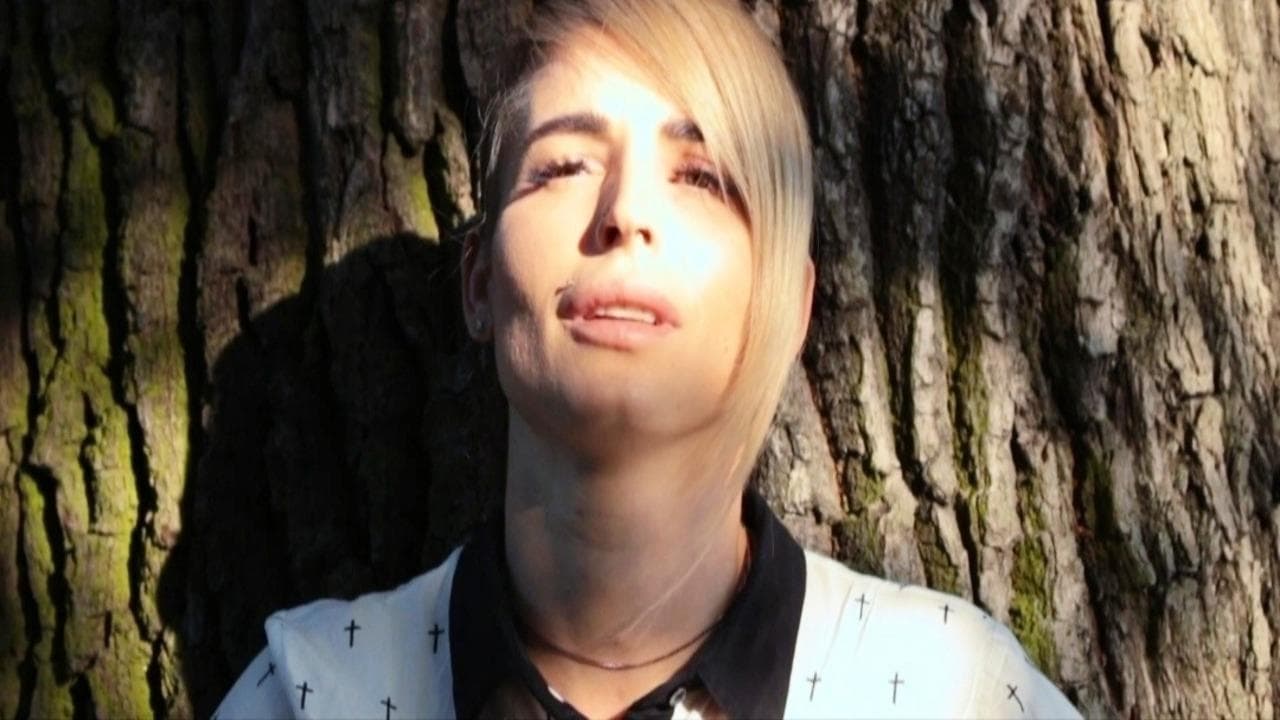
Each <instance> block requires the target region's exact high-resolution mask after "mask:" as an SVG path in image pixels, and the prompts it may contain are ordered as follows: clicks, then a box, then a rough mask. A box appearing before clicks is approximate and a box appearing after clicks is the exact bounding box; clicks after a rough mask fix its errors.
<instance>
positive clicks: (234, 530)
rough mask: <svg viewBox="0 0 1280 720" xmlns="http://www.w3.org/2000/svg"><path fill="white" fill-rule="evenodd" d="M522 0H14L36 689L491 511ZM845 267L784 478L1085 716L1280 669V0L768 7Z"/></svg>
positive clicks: (16, 378)
mask: <svg viewBox="0 0 1280 720" xmlns="http://www.w3.org/2000/svg"><path fill="white" fill-rule="evenodd" d="M527 8H528V6H527V1H526V2H523V3H522V2H505V1H504V2H490V1H488V0H383V1H382V2H371V1H369V0H360V1H357V0H209V1H208V2H202V3H196V2H189V3H168V2H159V0H88V1H87V2H86V0H0V88H3V92H4V93H5V94H6V98H5V99H6V101H5V102H0V168H2V169H3V172H2V174H0V440H2V441H0V552H2V553H3V560H0V716H5V717H9V716H18V717H28V716H32V717H44V716H68V715H79V716H86V717H87V716H94V715H101V716H109V717H125V716H129V717H136V716H140V715H147V714H156V715H179V716H186V715H190V714H193V713H195V714H199V715H207V714H208V713H209V712H211V711H212V709H213V708H214V707H215V705H216V703H217V702H218V700H219V699H220V698H221V696H222V694H223V693H224V692H225V691H226V689H227V688H228V687H229V685H230V683H231V681H232V680H233V679H234V677H235V675H236V674H237V673H238V672H239V671H240V670H241V668H242V667H243V666H244V665H245V663H246V662H247V661H248V659H249V658H250V657H251V656H252V654H253V653H255V652H257V650H259V649H260V648H261V646H262V644H263V642H264V636H263V633H262V630H261V627H262V620H263V618H264V617H265V616H266V615H267V614H268V613H270V612H271V611H273V610H275V609H278V608H281V607H285V606H290V605H294V604H298V603H301V602H305V601H307V600H310V599H313V598H317V597H320V596H325V595H337V596H352V595H355V594H358V593H361V592H367V591H369V590H372V589H375V588H385V587H388V586H391V585H394V584H396V583H398V582H400V581H403V580H405V579H407V578H408V577H410V576H412V575H415V574H417V573H419V572H422V571H423V570H425V569H426V568H427V567H429V566H431V565H432V564H434V563H435V562H437V561H439V560H440V559H441V558H442V557H443V556H444V554H445V553H446V552H447V550H448V549H449V548H450V547H451V546H453V545H454V544H455V543H457V542H459V541H460V540H461V539H462V538H464V537H465V536H466V533H467V531H468V529H469V528H471V527H472V526H474V524H475V523H476V522H477V521H478V520H479V519H480V518H481V517H482V516H483V515H484V514H486V513H487V512H491V511H492V509H493V508H494V503H495V501H496V499H497V498H498V497H499V496H500V492H501V486H502V474H503V466H504V458H503V443H504V437H505V428H504V423H505V408H504V405H503V401H502V398H501V395H500V393H499V392H498V389H497V387H496V382H495V380H494V374H493V371H492V364H491V359H490V357H489V356H488V354H487V353H486V352H485V350H484V349H483V348H477V347H474V346H472V345H471V344H470V343H469V342H468V341H467V339H466V333H465V331H464V329H463V328H462V326H461V318H460V311H459V307H458V305H459V299H458V288H457V285H458V272H457V265H458V245H457V242H456V239H453V238H451V237H450V235H449V231H450V230H452V229H454V228H456V227H458V225H459V223H460V222H461V221H462V220H463V219H465V218H467V217H469V216H470V215H471V214H472V213H473V212H474V207H473V204H472V195H471V188H472V177H471V171H472V168H471V163H470V161H469V157H470V156H469V152H470V149H471V145H469V144H468V143H469V142H474V140H475V138H476V132H477V130H478V125H477V123H478V120H477V118H478V117H479V110H478V108H480V107H482V105H483V102H484V100H485V98H486V97H487V95H488V94H489V92H490V91H491V90H492V87H491V85H492V79H493V78H494V77H495V76H496V69H495V68H494V67H493V62H494V54H493V52H492V51H493V50H494V49H495V48H498V47H500V45H501V44H502V43H503V42H505V41H506V39H507V38H508V37H509V36H510V34H511V32H512V28H513V26H515V25H516V24H517V23H519V21H520V18H521V16H522V14H523V13H524V12H527ZM752 8H753V12H754V13H755V14H756V17H757V18H758V19H759V21H760V23H761V25H762V26H763V27H764V28H765V29H766V30H767V31H768V32H769V33H770V34H771V35H772V36H773V37H775V38H776V39H777V42H778V43H779V45H780V46H781V47H782V48H783V52H784V54H785V55H786V57H787V59H788V62H789V65H790V68H791V70H792V73H793V76H794V77H795V79H796V82H797V84H798V86H799V88H800V90H801V94H802V95H803V97H804V100H805V102H806V106H807V109H808V112H809V117H810V120H811V127H812V128H813V134H814V139H815V148H816V149H815V152H816V160H817V172H818V200H817V205H816V213H817V232H816V235H815V241H814V243H815V244H814V258H815V261H816V264H817V268H818V292H817V298H816V304H815V308H814V318H813V327H812V329H811V332H810V335H809V341H808V345H807V347H806V351H805V353H804V358H803V363H802V365H801V366H800V367H798V368H797V371H796V372H795V373H794V374H793V377H792V381H791V383H790V386H789V389H788V392H787V395H786V397H785V399H784V403H783V407H782V408H781V410H780V412H779V416H778V418H777V421H776V423H775V428H774V431H773V433H772V434H771V435H770V438H769V440H768V442H767V444H766V448H765V451H764V453H763V455H762V457H761V460H760V463H759V466H758V471H757V473H756V478H755V481H754V482H756V484H757V486H758V487H759V488H761V490H762V491H763V492H764V493H765V495H766V497H768V498H769V500H770V502H771V504H772V505H773V506H774V507H775V508H776V509H777V510H778V511H779V513H780V514H781V515H782V516H783V518H784V520H785V521H786V522H787V523H788V525H789V526H790V527H791V528H792V529H793V530H794V531H795V532H796V534H797V535H798V536H799V537H800V538H801V539H802V540H803V541H804V542H805V543H806V544H807V545H809V546H810V547H814V548H817V549H820V550H823V551H826V552H829V553H832V554H834V555H836V556H837V557H839V558H841V559H843V560H844V561H846V562H848V563H849V564H850V565H852V566H853V567H855V568H858V569H860V570H864V571H868V572H873V573H877V574H883V575H887V576H889V577H892V578H895V579H899V580H903V581H911V582H918V583H926V584H928V585H931V586H934V587H938V588H942V589H946V590H949V591H952V592H955V593H958V594H960V595H963V596H966V597H969V598H972V599H973V600H975V601H976V602H978V603H979V604H981V605H982V606H984V607H985V608H987V609H988V610H990V611H991V612H992V613H993V614H994V615H995V616H996V617H998V618H1000V619H1002V620H1004V621H1005V622H1007V623H1008V624H1009V625H1010V626H1011V627H1012V628H1013V629H1014V631H1015V633H1016V634H1017V635H1018V637H1019V638H1020V639H1021V640H1022V642H1023V643H1024V645H1025V646H1026V648H1027V650H1028V652H1029V653H1030V654H1031V655H1032V656H1033V657H1034V659H1035V660H1036V661H1037V662H1038V663H1039V664H1040V665H1041V667H1043V668H1044V669H1045V670H1046V672H1047V673H1048V674H1049V675H1050V676H1051V677H1052V678H1054V679H1055V680H1056V681H1057V682H1059V683H1060V684H1061V686H1062V687H1063V688H1064V690H1065V691H1066V692H1067V694H1068V695H1069V696H1070V697H1071V698H1072V700H1074V701H1075V702H1076V703H1077V704H1078V705H1079V706H1080V707H1081V709H1082V710H1084V711H1086V712H1087V713H1089V714H1090V715H1094V714H1102V715H1123V716H1130V715H1135V714H1136V715H1137V716H1141V717H1158V716H1167V715H1179V716H1196V717H1199V716H1221V715H1229V716H1236V717H1240V716H1268V717H1269V716H1272V715H1273V714H1274V713H1275V705H1274V702H1275V697H1276V693H1277V691H1278V690H1280V670H1277V669H1275V668H1273V665H1272V663H1273V660H1275V659H1276V654H1277V650H1276V642H1277V638H1276V637H1275V631H1276V629H1277V627H1278V624H1280V594H1278V593H1280V584H1278V583H1280V562H1278V560H1280V535H1278V534H1277V523H1278V522H1280V422H1278V419H1277V409H1278V408H1280V308H1278V307H1277V302H1276V299H1275V296H1274V291H1273V288H1278V287H1280V225H1278V223H1277V219H1278V216H1280V6H1277V5H1276V3H1274V2H1271V1H1270V0H1239V1H1238V2H1231V3H1210V2H1209V0H1126V1H1121V0H1090V1H1080V0H1074V1H1073V0H1042V1H1040V2H1032V1H1031V0H950V1H948V0H858V1H857V2H854V1H853V0H844V1H840V2H838V1H836V0H807V1H806V2H782V0H756V2H754V3H752Z"/></svg>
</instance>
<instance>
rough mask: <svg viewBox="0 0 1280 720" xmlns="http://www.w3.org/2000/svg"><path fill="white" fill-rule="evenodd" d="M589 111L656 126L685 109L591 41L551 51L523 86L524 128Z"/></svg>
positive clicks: (628, 123) (632, 123) (637, 125)
mask: <svg viewBox="0 0 1280 720" xmlns="http://www.w3.org/2000/svg"><path fill="white" fill-rule="evenodd" d="M567 113H592V114H595V115H599V116H602V117H603V118H605V119H607V120H608V121H610V122H611V123H616V124H621V125H625V126H628V127H631V128H645V127H650V128H658V127H661V126H663V125H664V124H665V123H668V122H669V121H671V120H672V119H676V118H683V117H685V115H686V113H685V112H683V111H682V110H681V109H680V108H679V107H677V106H676V105H675V103H673V102H672V101H671V100H669V99H668V98H667V97H665V96H664V95H663V94H662V93H661V92H660V91H659V90H658V89H657V88H655V87H653V85H652V83H650V82H649V81H647V80H646V79H645V78H644V76H643V74H642V73H641V72H640V71H639V70H638V69H636V68H634V67H632V66H631V65H630V64H628V63H627V61H626V60H625V59H624V58H623V57H621V56H620V55H618V54H617V53H611V52H606V51H605V49H604V48H601V47H600V46H599V45H598V44H597V43H591V44H588V45H586V46H585V47H573V48H568V49H561V50H559V51H557V52H556V53H555V54H554V55H553V56H552V57H551V58H550V60H549V62H547V63H546V64H545V65H543V66H542V67H541V68H540V69H539V70H538V71H537V72H536V73H534V75H533V76H532V77H531V78H530V83H529V86H528V115H527V119H528V128H536V127H538V126H539V125H541V124H542V123H544V122H546V121H547V120H549V119H552V118H555V117H557V116H560V115H564V114H567Z"/></svg>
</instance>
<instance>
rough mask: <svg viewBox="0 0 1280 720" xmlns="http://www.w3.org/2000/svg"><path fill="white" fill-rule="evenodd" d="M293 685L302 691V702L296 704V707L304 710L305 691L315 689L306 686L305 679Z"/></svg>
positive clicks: (305, 703) (305, 706) (305, 704)
mask: <svg viewBox="0 0 1280 720" xmlns="http://www.w3.org/2000/svg"><path fill="white" fill-rule="evenodd" d="M294 687H296V688H298V689H299V690H301V691H302V702H301V703H299V704H298V709H299V710H306V709H307V693H309V692H315V690H312V689H311V688H309V687H307V681H306V680H303V681H302V684H301V685H294Z"/></svg>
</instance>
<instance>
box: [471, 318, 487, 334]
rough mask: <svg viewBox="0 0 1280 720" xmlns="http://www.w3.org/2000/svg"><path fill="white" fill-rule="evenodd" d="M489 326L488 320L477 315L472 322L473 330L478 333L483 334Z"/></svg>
mask: <svg viewBox="0 0 1280 720" xmlns="http://www.w3.org/2000/svg"><path fill="white" fill-rule="evenodd" d="M488 328H489V323H488V321H486V320H485V319H484V318H483V317H481V316H477V317H476V319H475V320H473V321H472V322H471V330H472V332H474V333H475V334H477V335H481V334H483V333H484V332H485V330H487V329H488Z"/></svg>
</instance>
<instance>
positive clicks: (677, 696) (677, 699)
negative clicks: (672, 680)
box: [667, 687, 688, 709]
mask: <svg viewBox="0 0 1280 720" xmlns="http://www.w3.org/2000/svg"><path fill="white" fill-rule="evenodd" d="M687 694H688V693H687V692H686V691H685V689H684V688H683V687H678V688H676V691H675V692H673V693H671V697H669V698H667V705H669V706H670V707H671V708H673V709H674V708H675V707H676V706H677V705H679V704H680V703H682V702H684V696H685V695H687Z"/></svg>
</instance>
